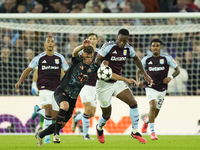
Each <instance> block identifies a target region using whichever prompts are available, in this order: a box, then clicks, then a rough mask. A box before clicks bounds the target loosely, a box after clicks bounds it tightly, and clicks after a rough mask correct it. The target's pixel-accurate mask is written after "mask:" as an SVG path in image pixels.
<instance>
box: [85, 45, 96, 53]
mask: <svg viewBox="0 0 200 150" xmlns="http://www.w3.org/2000/svg"><path fill="white" fill-rule="evenodd" d="M83 52H84V53H88V54H92V53H94V48H93V47H92V46H87V47H84V48H83Z"/></svg>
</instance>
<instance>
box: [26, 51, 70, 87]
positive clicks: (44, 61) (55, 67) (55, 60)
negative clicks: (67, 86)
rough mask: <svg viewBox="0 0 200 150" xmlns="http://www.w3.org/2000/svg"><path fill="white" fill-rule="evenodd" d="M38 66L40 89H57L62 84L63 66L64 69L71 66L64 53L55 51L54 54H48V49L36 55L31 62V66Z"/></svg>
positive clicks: (38, 84)
mask: <svg viewBox="0 0 200 150" xmlns="http://www.w3.org/2000/svg"><path fill="white" fill-rule="evenodd" d="M36 66H38V79H37V86H38V89H39V90H44V89H47V90H50V91H55V89H56V88H57V86H58V85H59V84H60V74H61V68H62V69H63V70H64V71H65V70H67V69H68V68H69V66H68V64H67V63H66V61H65V58H64V56H63V55H61V54H59V53H57V52H54V55H53V56H48V55H47V54H46V51H45V52H42V53H41V54H39V55H38V56H36V57H34V58H33V60H32V61H31V63H30V64H29V67H30V68H35V67H36Z"/></svg>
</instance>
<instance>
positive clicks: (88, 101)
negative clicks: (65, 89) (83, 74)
mask: <svg viewBox="0 0 200 150" xmlns="http://www.w3.org/2000/svg"><path fill="white" fill-rule="evenodd" d="M91 93H92V94H91ZM80 97H81V101H82V103H83V105H84V113H83V114H79V115H81V116H82V118H81V119H82V124H83V139H84V140H94V139H93V138H91V137H90V136H89V134H88V131H89V126H90V117H93V116H94V115H95V112H96V105H97V102H96V101H97V99H96V97H97V95H96V87H95V86H89V85H85V86H84V87H83V88H82V90H81V92H80ZM79 115H78V116H77V117H76V118H79ZM76 118H75V121H76Z"/></svg>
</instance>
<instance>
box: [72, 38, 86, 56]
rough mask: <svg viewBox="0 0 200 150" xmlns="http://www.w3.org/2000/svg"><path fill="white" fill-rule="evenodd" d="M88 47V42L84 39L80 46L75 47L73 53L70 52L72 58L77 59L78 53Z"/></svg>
mask: <svg viewBox="0 0 200 150" xmlns="http://www.w3.org/2000/svg"><path fill="white" fill-rule="evenodd" d="M87 46H90V41H89V40H88V39H85V40H84V41H83V43H82V45H80V46H77V47H76V48H75V49H74V50H73V52H72V57H77V56H78V55H79V52H80V51H81V50H82V49H83V48H84V47H87Z"/></svg>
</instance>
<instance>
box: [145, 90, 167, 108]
mask: <svg viewBox="0 0 200 150" xmlns="http://www.w3.org/2000/svg"><path fill="white" fill-rule="evenodd" d="M145 90H146V96H147V99H148V100H149V102H150V101H151V100H154V99H155V100H156V101H157V106H156V108H157V109H160V108H161V107H162V104H163V102H164V99H165V95H166V90H165V91H162V92H159V91H157V90H154V89H152V88H145Z"/></svg>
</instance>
